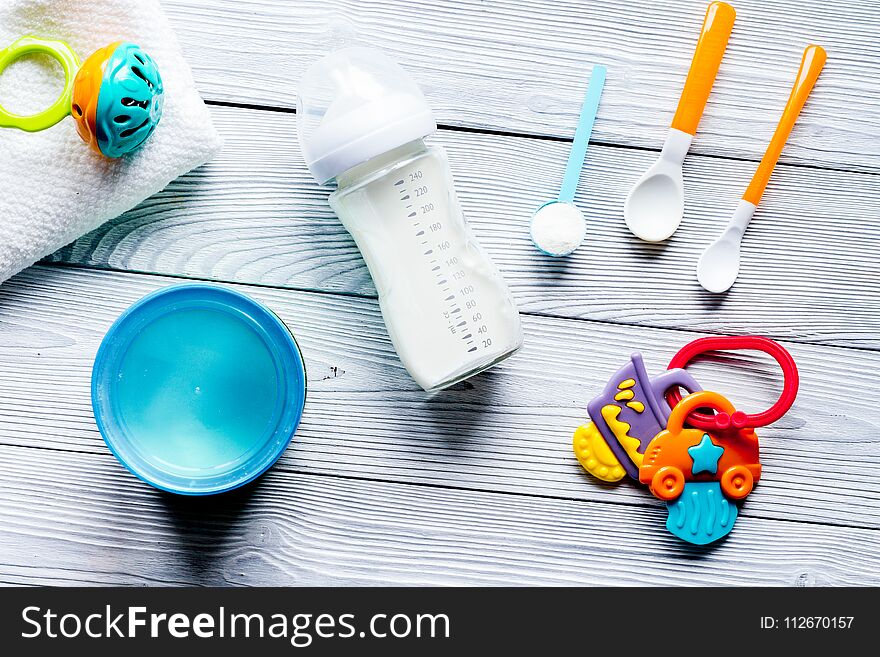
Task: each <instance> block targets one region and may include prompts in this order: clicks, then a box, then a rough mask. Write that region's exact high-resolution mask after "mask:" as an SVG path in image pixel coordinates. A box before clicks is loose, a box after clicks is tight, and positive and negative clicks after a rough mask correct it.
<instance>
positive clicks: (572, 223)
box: [530, 65, 607, 256]
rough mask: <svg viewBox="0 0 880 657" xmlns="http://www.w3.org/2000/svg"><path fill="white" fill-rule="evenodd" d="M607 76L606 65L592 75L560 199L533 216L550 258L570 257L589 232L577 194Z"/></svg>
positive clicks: (535, 238)
mask: <svg viewBox="0 0 880 657" xmlns="http://www.w3.org/2000/svg"><path fill="white" fill-rule="evenodd" d="M606 73H607V69H606V68H605V67H604V66H601V65H596V66H594V67H593V72H592V73H591V74H590V84H589V86H588V87H587V94H586V96H585V97H584V104H583V105H582V106H581V115H580V118H579V119H578V125H577V129H576V130H575V133H574V143H573V144H572V146H571V153H570V154H569V156H568V164H567V165H566V166H565V176H564V177H563V179H562V187H561V189H560V190H559V197H558V198H557V199H555V200H553V201H548V202H547V203H544V205H542V206H541V207H539V208H538V209H537V210H535V213H534V214H533V215H532V221H531V227H530V232H531V235H532V242H534V244H535V246H536V247H538V249H539V250H541V251H542V252H543V253H546V254H547V255H550V256H565V255H568V254H569V253H571V252H572V251H574V250H575V249H576V248H577V247H578V246H580V244H581V242H582V241H583V240H584V235H585V234H586V232H587V222H586V220H585V219H584V215H583V213H582V212H581V211H580V209H579V208H578V207H577V206H576V205H575V204H574V194H575V191H576V190H577V186H578V180H579V179H580V177H581V169H582V168H583V166H584V157H585V156H586V154H587V145H588V144H589V143H590V134H592V132H593V123H594V121H595V120H596V113H597V112H598V111H599V98H600V97H601V96H602V88H603V87H604V86H605V74H606Z"/></svg>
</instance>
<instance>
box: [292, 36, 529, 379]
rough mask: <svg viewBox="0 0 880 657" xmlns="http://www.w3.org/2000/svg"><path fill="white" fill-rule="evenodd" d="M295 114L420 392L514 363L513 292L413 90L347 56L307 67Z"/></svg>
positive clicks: (362, 54) (380, 63)
mask: <svg viewBox="0 0 880 657" xmlns="http://www.w3.org/2000/svg"><path fill="white" fill-rule="evenodd" d="M297 111H298V113H299V121H300V141H301V145H302V149H303V153H304V155H305V158H306V163H307V164H308V166H309V169H310V171H311V172H312V174H313V175H314V176H315V178H316V179H317V180H318V182H320V183H322V184H323V183H326V182H329V181H330V180H333V179H335V180H336V183H337V185H338V188H337V190H336V191H335V192H334V193H333V194H331V196H330V205H331V207H332V208H333V209H334V210H335V211H336V214H337V215H338V216H339V218H340V220H341V221H342V223H343V224H344V225H345V227H346V228H347V229H348V231H349V232H350V233H351V235H352V237H353V238H354V240H355V242H356V243H357V245H358V248H359V249H360V251H361V253H362V254H363V257H364V260H365V262H366V264H367V267H368V268H369V270H370V274H371V275H372V277H373V281H374V283H375V285H376V289H377V291H378V294H379V305H380V308H381V310H382V315H383V317H384V319H385V324H386V326H387V328H388V333H389V335H390V337H391V341H392V343H393V344H394V348H395V349H396V351H397V354H398V355H399V357H400V359H401V361H402V362H403V364H404V366H405V367H406V369H407V370H408V371H409V373H410V374H411V375H412V377H413V378H414V379H415V381H416V382H417V383H418V384H419V385H420V386H422V388H424V389H425V390H439V389H441V388H444V387H446V386H449V385H452V384H453V383H455V382H457V381H461V380H462V379H465V378H467V377H469V376H472V375H474V374H476V373H477V372H480V371H482V370H484V369H486V368H488V367H491V366H492V365H494V364H495V363H498V362H499V361H501V360H504V359H505V358H507V357H508V356H510V355H511V354H513V353H514V352H515V351H516V350H517V349H519V347H520V346H521V345H522V340H523V338H522V328H521V325H520V319H519V313H518V312H517V310H516V307H515V305H514V302H513V299H512V298H511V296H510V291H509V290H508V288H507V285H506V284H505V282H504V280H503V279H502V278H501V275H500V274H499V272H498V270H497V269H496V268H495V266H494V265H493V264H492V262H491V261H490V260H489V258H488V256H487V255H486V253H485V252H484V251H483V249H482V248H481V247H480V245H479V244H478V243H477V242H476V240H475V239H474V236H473V234H472V233H471V231H470V228H469V227H468V225H467V222H466V221H465V219H464V216H463V215H462V212H461V208H460V207H459V204H458V199H457V197H456V194H455V189H454V186H453V180H452V173H451V171H450V168H449V163H448V160H447V157H446V151H445V150H444V149H443V148H442V147H437V146H427V145H426V144H425V143H424V141H423V138H424V137H425V136H427V135H429V134H430V133H432V132H434V131H435V130H436V129H437V126H436V123H435V122H434V118H433V115H432V114H431V110H430V108H429V107H428V105H427V102H426V100H425V98H424V96H423V95H422V93H421V91H420V90H419V88H418V87H417V86H416V85H415V84H414V83H413V82H412V81H411V80H410V79H409V78H408V77H407V75H406V73H404V71H403V70H402V69H401V68H400V67H399V66H397V65H396V64H395V63H393V62H391V61H390V60H389V59H387V58H386V57H385V56H384V55H382V53H380V52H378V51H376V50H371V49H367V48H349V49H345V50H340V51H337V52H335V53H332V54H331V55H329V56H328V57H326V58H324V59H323V60H321V61H319V62H318V63H317V64H315V65H313V66H312V67H311V68H310V69H309V70H308V71H307V72H306V74H305V76H304V78H303V80H302V83H301V85H300V97H299V101H298V106H297Z"/></svg>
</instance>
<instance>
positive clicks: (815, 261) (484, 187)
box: [54, 108, 880, 348]
mask: <svg viewBox="0 0 880 657" xmlns="http://www.w3.org/2000/svg"><path fill="white" fill-rule="evenodd" d="M213 113H214V117H215V120H216V122H217V125H218V126H219V128H220V130H221V131H222V132H223V134H224V136H225V138H226V146H225V149H224V151H223V152H222V153H221V154H220V155H219V156H218V157H217V159H216V160H214V161H213V162H211V163H210V164H208V165H207V166H205V167H203V168H202V169H199V170H198V171H195V172H193V173H191V174H189V175H187V176H185V177H183V178H181V179H180V180H178V181H176V182H175V183H173V184H172V185H171V186H169V187H168V188H167V189H166V190H165V191H164V192H162V193H160V194H158V195H156V196H154V197H153V198H151V199H149V200H147V201H146V202H145V203H143V204H142V205H141V206H140V207H138V208H136V209H135V210H133V211H131V212H129V213H127V214H125V215H123V216H122V217H121V218H119V219H117V220H115V221H112V222H110V223H108V224H107V225H105V226H104V227H102V228H100V229H98V230H97V231H95V232H94V233H92V234H91V235H88V236H86V237H84V238H82V239H81V240H79V241H78V242H76V243H75V244H74V245H73V246H72V247H69V248H66V249H64V250H62V251H61V252H59V254H57V255H56V256H55V258H54V259H55V260H63V261H66V262H75V263H81V264H88V265H93V266H99V267H107V266H109V267H113V268H118V269H125V270H135V271H152V272H160V273H166V274H173V275H178V274H179V275H186V276H195V277H203V278H213V279H218V280H227V281H238V282H242V283H259V284H262V285H273V286H283V287H297V288H305V289H318V290H327V291H334V292H346V293H354V294H362V295H374V294H375V290H374V288H373V285H372V281H371V280H370V277H369V274H368V272H367V270H366V267H365V265H364V263H363V260H362V259H361V257H360V254H359V253H358V251H357V248H356V247H355V245H354V243H353V241H352V240H351V238H350V237H349V236H348V234H347V233H346V231H345V229H344V228H343V227H342V225H341V224H340V223H339V221H338V220H337V219H336V218H335V217H334V216H333V214H332V211H331V210H330V208H329V206H328V205H327V203H326V195H327V190H326V189H322V188H319V187H318V186H317V185H315V184H314V182H313V181H312V180H311V178H310V177H309V175H308V172H307V171H306V168H305V166H304V165H303V162H302V157H301V153H300V151H299V146H298V144H297V138H296V124H295V116H293V115H290V114H281V113H277V112H264V111H257V110H242V109H233V108H214V112H213ZM434 141H435V142H436V143H439V144H443V145H445V146H446V147H447V148H448V150H449V154H450V159H451V161H452V166H453V169H454V172H455V175H456V178H457V184H458V190H459V192H460V196H461V199H462V204H463V207H464V210H465V213H466V214H467V216H468V217H469V219H470V221H471V223H472V225H473V226H474V230H475V232H476V233H477V236H478V237H479V239H480V241H481V242H482V243H483V244H484V245H485V246H486V247H487V249H488V250H489V252H490V253H491V255H492V256H493V258H494V260H495V261H496V263H497V264H498V265H499V266H500V268H501V269H502V271H503V273H504V275H505V278H506V279H507V280H508V282H509V283H510V284H511V286H512V288H513V291H514V294H515V296H516V298H517V300H518V302H519V304H520V308H521V309H522V310H524V311H528V312H531V313H542V314H550V315H556V316H566V317H578V318H589V319H598V320H603V321H608V322H616V323H628V324H644V325H649V326H651V325H653V326H666V327H670V328H685V329H691V330H703V331H711V332H727V333H749V332H757V333H762V334H767V335H772V336H776V337H781V338H788V339H794V340H805V341H811V342H822V343H828V344H839V345H848V346H858V347H869V348H880V224H878V219H877V218H878V217H880V177H878V176H876V175H867V174H853V173H845V172H839V171H826V170H817V169H812V168H805V167H792V166H780V167H779V168H778V171H777V172H776V175H775V177H774V178H773V179H772V180H771V183H770V187H769V189H768V191H767V193H766V195H765V197H764V199H763V201H762V204H761V206H760V208H759V209H758V212H757V214H756V216H755V218H754V220H753V222H752V225H751V226H750V227H749V230H748V233H747V234H746V237H745V240H744V243H743V263H742V268H741V272H740V277H739V280H738V282H737V283H736V285H735V286H734V287H733V289H732V290H731V291H730V292H729V293H727V294H726V295H722V296H714V295H711V294H709V293H707V292H704V291H703V290H702V289H701V288H700V287H699V285H698V284H697V282H696V275H695V269H696V263H697V259H698V257H699V255H700V253H701V251H702V249H704V248H705V247H706V246H707V245H708V244H710V243H711V241H712V240H714V239H715V237H716V236H717V235H718V234H719V233H720V232H721V230H722V228H723V226H724V225H725V223H726V222H727V220H728V218H729V217H730V216H731V214H732V212H733V209H734V208H735V206H736V203H737V201H738V199H739V197H740V195H741V193H742V191H743V190H744V189H745V187H746V185H747V184H748V180H749V177H750V176H751V173H752V169H753V165H752V164H751V163H748V162H742V161H730V160H721V159H718V158H711V157H699V156H693V157H691V158H690V159H689V160H688V162H687V163H686V166H685V189H686V208H685V217H684V221H683V223H682V226H681V228H680V229H679V231H678V232H677V233H676V234H675V236H674V237H673V238H672V239H671V240H670V241H669V242H668V243H667V244H665V245H650V244H646V243H643V242H640V241H639V240H637V239H636V238H634V237H633V236H632V235H631V234H630V233H629V232H628V231H627V229H626V227H625V226H624V223H623V218H622V207H623V201H624V198H625V195H626V192H627V190H628V189H629V188H630V186H631V185H632V184H633V183H634V182H635V180H636V179H637V177H638V176H639V175H640V172H641V171H642V170H643V169H645V168H646V167H647V166H648V164H649V163H650V161H651V159H652V158H653V157H654V154H652V153H649V152H644V151H637V150H630V149H622V148H610V147H601V146H593V147H592V148H591V150H590V152H589V153H588V155H587V165H586V170H585V172H584V175H583V177H582V181H581V185H580V192H579V194H578V197H577V202H578V204H579V205H580V207H582V208H583V210H584V212H585V213H586V216H587V218H588V225H589V231H588V235H587V240H586V242H585V244H584V245H583V246H582V247H581V248H580V249H579V250H578V251H577V252H576V253H575V254H574V255H572V256H570V257H568V258H565V259H562V260H556V259H551V258H547V257H544V256H541V255H540V254H539V253H538V252H537V251H536V250H535V248H534V247H533V246H532V244H531V241H530V240H529V235H528V220H529V217H530V214H531V212H532V211H533V210H534V209H535V208H536V207H538V205H540V204H541V203H542V202H544V201H545V200H547V199H550V198H553V196H554V195H555V194H556V193H557V191H558V185H559V184H560V180H561V175H562V170H563V168H564V166H565V160H566V158H567V151H568V144H565V143H559V142H552V141H547V140H539V139H525V138H518V137H499V136H494V135H479V134H468V133H462V132H454V131H442V132H441V133H440V134H439V135H438V136H437V138H436V139H435V140H434Z"/></svg>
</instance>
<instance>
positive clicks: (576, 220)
mask: <svg viewBox="0 0 880 657" xmlns="http://www.w3.org/2000/svg"><path fill="white" fill-rule="evenodd" d="M531 231H532V241H533V242H534V243H535V246H537V247H538V248H539V249H541V250H542V251H544V252H545V253H548V254H550V255H553V256H564V255H568V254H569V253H571V252H572V251H574V250H575V249H576V248H578V246H580V244H581V242H582V241H583V240H584V234H585V233H586V232H587V222H586V221H585V220H584V215H583V214H582V213H581V211H580V210H579V209H578V208H577V206H575V205H574V204H573V203H566V202H563V201H556V202H553V203H548V204H547V205H544V206H542V207H540V208H538V210H537V211H536V212H535V214H534V215H532V228H531Z"/></svg>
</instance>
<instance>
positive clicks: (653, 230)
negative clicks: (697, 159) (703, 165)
mask: <svg viewBox="0 0 880 657" xmlns="http://www.w3.org/2000/svg"><path fill="white" fill-rule="evenodd" d="M735 18H736V11H734V9H733V7H731V6H730V5H728V4H726V3H724V2H713V3H712V4H710V5H709V7H708V9H706V18H705V19H704V20H703V29H702V31H701V32H700V39H699V41H697V48H696V50H694V58H693V60H691V68H690V70H689V71H688V75H687V79H686V80H685V83H684V89H683V90H682V92H681V99H680V100H679V101H678V109H677V110H676V111H675V117H673V119H672V125H671V126H670V127H669V133H668V134H667V136H666V142H665V143H664V144H663V150H662V151H661V152H660V157H659V158H658V159H657V161H656V162H655V163H654V164H653V166H651V168H650V169H648V170H647V171H646V172H645V174H644V175H643V176H642V177H641V178H640V179H639V181H638V182H637V183H636V184H635V186H634V187H633V188H632V190H631V191H630V193H629V196H627V197H626V202H625V203H624V206H623V218H624V220H625V221H626V225H627V227H628V228H629V229H630V231H632V233H633V235H635V236H636V237H638V238H640V239H643V240H645V241H646V242H661V241H663V240H665V239H666V238H667V237H669V236H670V235H672V233H674V232H675V229H676V228H678V224H680V223H681V217H682V214H683V213H684V185H683V182H682V175H681V165H682V163H683V162H684V156H685V155H687V152H688V148H690V146H691V140H692V139H693V137H694V135H695V134H697V125H698V124H699V123H700V117H701V116H702V115H703V109H704V108H705V107H706V101H707V100H708V99H709V92H711V91H712V85H713V84H714V83H715V76H716V75H717V73H718V67H719V66H720V65H721V58H722V57H723V56H724V50H725V49H726V48H727V40H728V39H729V38H730V32H731V30H732V29H733V21H734V19H735Z"/></svg>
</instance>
